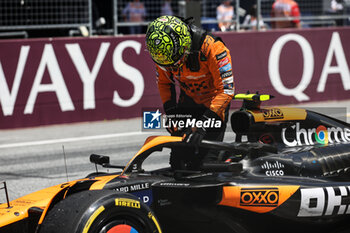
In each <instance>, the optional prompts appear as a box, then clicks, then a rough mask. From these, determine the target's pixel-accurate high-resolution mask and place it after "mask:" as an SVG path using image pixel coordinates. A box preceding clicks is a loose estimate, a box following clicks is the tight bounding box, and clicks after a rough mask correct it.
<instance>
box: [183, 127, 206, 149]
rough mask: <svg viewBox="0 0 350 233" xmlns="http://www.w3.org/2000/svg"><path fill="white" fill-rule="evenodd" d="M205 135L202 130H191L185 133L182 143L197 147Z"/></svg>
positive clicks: (204, 131)
mask: <svg viewBox="0 0 350 233" xmlns="http://www.w3.org/2000/svg"><path fill="white" fill-rule="evenodd" d="M205 134H206V130H205V129H204V128H192V129H189V130H188V131H187V132H186V133H185V135H184V139H183V141H184V142H187V143H190V144H193V145H196V146H197V145H199V144H200V143H201V142H202V140H203V138H204V136H205Z"/></svg>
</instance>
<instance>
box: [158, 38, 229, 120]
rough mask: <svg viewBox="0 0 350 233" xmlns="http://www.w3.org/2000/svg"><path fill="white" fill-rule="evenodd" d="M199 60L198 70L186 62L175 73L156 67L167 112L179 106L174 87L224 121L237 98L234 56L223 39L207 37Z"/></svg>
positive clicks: (201, 48) (199, 54)
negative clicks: (234, 96) (232, 62)
mask: <svg viewBox="0 0 350 233" xmlns="http://www.w3.org/2000/svg"><path fill="white" fill-rule="evenodd" d="M203 39H204V40H203V41H202V45H201V47H200V51H199V53H197V54H198V57H195V59H198V61H199V67H198V68H199V69H197V70H196V69H193V67H191V63H190V62H188V60H187V62H186V63H185V64H184V65H183V66H181V67H180V68H178V70H176V71H170V70H168V69H165V68H163V67H160V66H158V65H157V66H156V67H157V79H158V88H159V91H160V96H161V99H162V102H163V104H164V109H165V111H166V108H169V106H175V105H176V92H175V85H176V84H177V83H178V84H179V86H180V88H181V92H183V93H184V94H185V95H187V96H188V97H190V98H191V99H192V100H193V101H194V102H195V103H196V104H198V105H204V106H205V107H206V108H207V109H208V110H209V111H211V112H213V113H215V114H216V115H217V116H218V117H219V118H220V119H221V120H222V121H227V119H225V111H226V110H227V107H228V106H229V103H230V101H231V100H232V98H233V95H234V88H235V87H234V80H233V73H232V65H231V55H230V52H229V50H228V49H227V48H226V46H225V45H224V43H223V42H222V41H221V39H217V38H215V37H213V36H211V35H207V34H205V35H204V37H203Z"/></svg>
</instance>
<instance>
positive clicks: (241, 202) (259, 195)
mask: <svg viewBox="0 0 350 233" xmlns="http://www.w3.org/2000/svg"><path fill="white" fill-rule="evenodd" d="M299 187H300V186H297V185H291V186H288V185H281V186H276V185H275V186H257V187H254V186H247V187H239V186H236V184H234V186H224V188H223V196H222V200H221V201H220V203H219V205H224V206H231V207H234V208H240V209H244V210H248V211H252V212H255V213H268V212H270V211H273V210H274V209H276V208H278V207H279V206H281V205H282V204H283V203H285V202H286V201H287V200H288V199H289V198H290V197H291V196H292V195H293V194H294V193H295V192H296V191H297V190H298V189H299Z"/></svg>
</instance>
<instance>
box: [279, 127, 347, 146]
mask: <svg viewBox="0 0 350 233" xmlns="http://www.w3.org/2000/svg"><path fill="white" fill-rule="evenodd" d="M287 129H292V130H293V131H295V137H296V138H295V139H294V140H292V141H290V140H287V138H286V131H287ZM282 140H283V143H284V144H285V145H287V146H301V145H314V144H324V145H327V144H332V143H341V142H345V143H347V142H350V129H348V128H340V127H329V128H326V127H325V126H323V125H320V126H318V127H317V128H311V129H304V128H300V123H299V122H298V123H296V124H295V125H292V126H291V127H289V128H283V129H282Z"/></svg>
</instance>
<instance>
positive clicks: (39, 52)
mask: <svg viewBox="0 0 350 233" xmlns="http://www.w3.org/2000/svg"><path fill="white" fill-rule="evenodd" d="M218 35H219V36H221V37H222V38H223V40H224V41H225V43H226V45H227V47H228V48H229V49H230V51H231V56H232V63H233V70H234V75H235V82H236V92H237V93H238V92H246V91H248V90H249V91H251V92H255V91H260V92H261V93H269V94H272V95H274V96H276V98H275V99H274V100H273V101H272V102H271V104H289V103H299V102H307V101H326V100H340V99H349V98H350V71H349V64H350V44H349V41H350V28H332V29H311V30H294V31H293V30H291V31H268V32H245V33H234V32H233V33H224V34H218ZM0 51H1V52H0V106H1V110H0V128H3V129H4V128H15V127H28V126H37V125H47V124H59V123H68V122H80V121H96V120H105V119H107V120H108V119H118V118H131V117H140V116H142V115H141V114H142V108H151V107H161V105H162V104H161V101H160V97H159V93H158V90H157V86H156V79H155V68H154V65H153V62H152V60H151V59H150V57H149V55H148V53H147V51H146V48H145V42H144V37H142V36H122V37H94V38H74V39H71V38H68V39H67V38H64V39H61V38H55V39H34V40H3V41H0Z"/></svg>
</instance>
